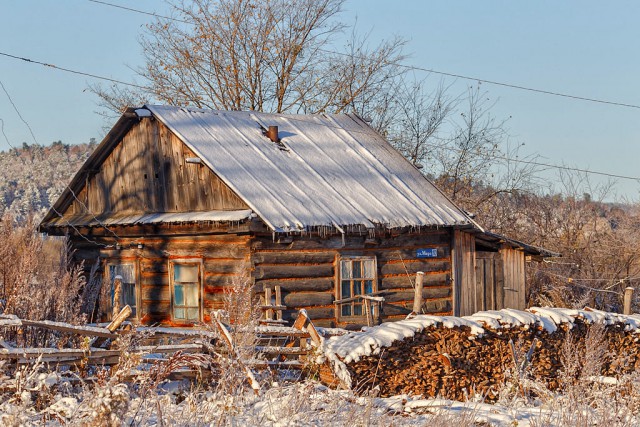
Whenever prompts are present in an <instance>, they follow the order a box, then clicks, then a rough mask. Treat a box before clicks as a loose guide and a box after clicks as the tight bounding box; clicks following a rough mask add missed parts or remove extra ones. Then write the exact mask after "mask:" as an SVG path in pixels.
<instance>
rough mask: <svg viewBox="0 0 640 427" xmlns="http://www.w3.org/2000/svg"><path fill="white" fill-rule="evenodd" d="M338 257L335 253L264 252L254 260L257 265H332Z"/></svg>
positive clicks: (256, 255)
mask: <svg viewBox="0 0 640 427" xmlns="http://www.w3.org/2000/svg"><path fill="white" fill-rule="evenodd" d="M336 255H337V252H335V251H332V252H325V251H314V252H298V251H269V252H264V251H263V252H256V253H254V254H253V260H254V262H255V263H256V264H331V263H333V262H334V260H335V258H336Z"/></svg>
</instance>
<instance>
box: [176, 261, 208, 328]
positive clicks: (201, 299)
mask: <svg viewBox="0 0 640 427" xmlns="http://www.w3.org/2000/svg"><path fill="white" fill-rule="evenodd" d="M176 264H179V265H192V266H193V265H195V266H197V267H198V285H197V286H198V318H197V319H179V318H176V316H175V309H176V304H175V272H174V268H175V265H176ZM203 279H204V263H203V261H202V259H201V258H176V259H171V260H169V291H170V293H171V305H170V307H169V310H170V313H169V314H170V318H171V321H172V322H174V323H184V324H193V323H199V322H202V320H203V313H204V289H203V288H204V285H203V282H204V280H203ZM185 283H186V282H185ZM178 308H184V309H185V310H187V309H189V308H194V307H193V306H187V305H182V306H178ZM185 313H186V312H185Z"/></svg>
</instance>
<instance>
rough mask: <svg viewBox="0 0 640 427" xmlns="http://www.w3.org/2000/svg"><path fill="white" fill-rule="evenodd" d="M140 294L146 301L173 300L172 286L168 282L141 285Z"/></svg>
mask: <svg viewBox="0 0 640 427" xmlns="http://www.w3.org/2000/svg"><path fill="white" fill-rule="evenodd" d="M140 294H141V297H142V299H143V300H145V301H151V300H154V301H165V302H169V301H171V288H170V287H169V285H168V284H164V285H151V286H147V285H143V286H141V287H140Z"/></svg>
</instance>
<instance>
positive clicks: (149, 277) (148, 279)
mask: <svg viewBox="0 0 640 427" xmlns="http://www.w3.org/2000/svg"><path fill="white" fill-rule="evenodd" d="M140 282H141V284H142V286H143V287H145V286H167V287H168V286H169V275H168V274H166V273H165V274H162V273H150V274H142V275H140Z"/></svg>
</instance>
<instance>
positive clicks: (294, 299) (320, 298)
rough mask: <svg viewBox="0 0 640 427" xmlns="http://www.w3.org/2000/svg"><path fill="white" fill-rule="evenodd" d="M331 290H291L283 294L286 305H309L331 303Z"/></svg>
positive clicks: (332, 296)
mask: <svg viewBox="0 0 640 427" xmlns="http://www.w3.org/2000/svg"><path fill="white" fill-rule="evenodd" d="M334 299H335V297H334V295H333V293H332V292H293V293H290V294H287V295H285V296H284V304H285V305H286V306H287V307H296V308H297V307H309V306H323V305H329V304H333V300H334Z"/></svg>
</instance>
